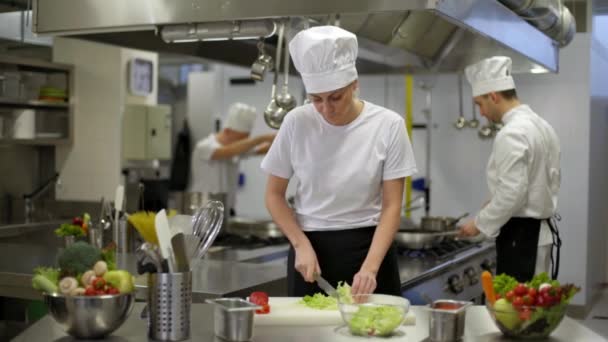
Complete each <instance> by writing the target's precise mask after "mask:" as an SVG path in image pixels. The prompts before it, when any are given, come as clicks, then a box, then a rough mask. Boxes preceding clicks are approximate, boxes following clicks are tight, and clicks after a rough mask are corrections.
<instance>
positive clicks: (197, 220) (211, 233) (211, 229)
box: [190, 201, 224, 266]
mask: <svg viewBox="0 0 608 342" xmlns="http://www.w3.org/2000/svg"><path fill="white" fill-rule="evenodd" d="M223 221H224V205H223V204H222V202H219V201H209V202H208V203H207V204H206V205H205V206H204V207H202V208H200V209H199V210H198V211H197V213H196V214H195V217H194V224H193V227H192V231H193V236H194V237H195V241H196V244H195V248H194V250H193V253H192V255H191V258H190V260H191V262H190V265H191V266H192V265H193V264H194V263H195V262H197V261H199V260H200V259H201V258H202V257H203V256H204V255H205V253H207V250H208V249H209V247H211V244H213V241H215V238H216V237H217V234H218V233H219V232H220V229H221V227H222V223H223Z"/></svg>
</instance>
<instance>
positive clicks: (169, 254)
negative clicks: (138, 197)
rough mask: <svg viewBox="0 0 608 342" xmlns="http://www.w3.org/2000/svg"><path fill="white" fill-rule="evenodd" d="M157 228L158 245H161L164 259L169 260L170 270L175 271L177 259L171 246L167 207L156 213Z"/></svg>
mask: <svg viewBox="0 0 608 342" xmlns="http://www.w3.org/2000/svg"><path fill="white" fill-rule="evenodd" d="M154 224H155V228H156V236H157V237H158V246H159V247H160V254H161V255H162V257H163V259H165V260H168V261H169V272H174V266H175V265H174V264H173V261H174V260H175V258H174V255H173V251H172V248H171V230H170V229H169V220H168V219H167V213H166V212H165V209H162V210H161V211H159V212H158V213H156V218H155V220H154Z"/></svg>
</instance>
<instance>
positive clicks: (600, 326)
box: [582, 289, 608, 341]
mask: <svg viewBox="0 0 608 342" xmlns="http://www.w3.org/2000/svg"><path fill="white" fill-rule="evenodd" d="M582 323H583V324H584V325H585V326H586V327H588V328H589V329H591V330H593V331H595V332H596V333H598V334H600V335H602V336H603V337H604V338H606V340H607V341H608V289H604V292H603V293H602V296H601V297H600V299H599V300H598V301H597V303H596V304H595V305H594V306H593V309H591V312H590V313H589V315H588V316H587V318H585V320H584V321H582Z"/></svg>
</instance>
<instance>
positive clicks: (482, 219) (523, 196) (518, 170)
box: [475, 105, 561, 246]
mask: <svg viewBox="0 0 608 342" xmlns="http://www.w3.org/2000/svg"><path fill="white" fill-rule="evenodd" d="M502 122H503V124H504V127H503V128H502V129H501V130H500V131H499V132H498V134H497V135H496V139H495V140H494V146H493V148H492V154H491V155H490V160H489V161H488V166H487V182H488V188H489V190H490V196H491V199H490V202H489V203H488V204H487V205H486V206H485V207H484V208H483V209H482V210H481V211H480V212H479V214H478V215H477V217H476V218H475V224H476V226H477V227H478V228H479V230H480V231H481V232H483V233H484V234H485V235H487V236H489V237H496V236H498V234H499V233H500V228H501V227H502V226H503V225H504V224H506V223H507V221H508V220H509V219H510V218H511V217H532V218H538V219H544V218H549V217H551V216H552V215H553V214H554V212H555V209H556V207H557V193H558V191H559V187H560V181H561V176H560V147H559V139H558V137H557V134H556V133H555V131H554V130H553V128H552V127H551V126H550V125H549V124H548V123H547V121H545V120H544V119H543V118H541V117H540V116H538V115H537V114H536V113H534V112H533V111H532V110H531V109H530V107H529V106H527V105H520V106H517V107H515V108H513V109H512V110H510V111H509V112H507V113H506V114H505V115H504V116H503V118H502ZM551 243H552V237H551V231H550V230H549V226H548V224H547V223H546V222H545V221H543V222H542V224H541V230H540V236H539V241H538V245H539V246H544V245H548V244H551Z"/></svg>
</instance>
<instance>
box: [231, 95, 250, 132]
mask: <svg viewBox="0 0 608 342" xmlns="http://www.w3.org/2000/svg"><path fill="white" fill-rule="evenodd" d="M255 117H256V109H255V107H252V106H249V105H246V104H244V103H241V102H235V103H233V104H232V105H231V106H230V108H229V109H228V116H227V117H226V121H224V128H230V129H232V130H235V131H238V132H243V133H249V132H251V129H252V128H253V124H254V122H255Z"/></svg>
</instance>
